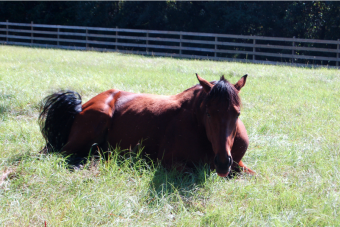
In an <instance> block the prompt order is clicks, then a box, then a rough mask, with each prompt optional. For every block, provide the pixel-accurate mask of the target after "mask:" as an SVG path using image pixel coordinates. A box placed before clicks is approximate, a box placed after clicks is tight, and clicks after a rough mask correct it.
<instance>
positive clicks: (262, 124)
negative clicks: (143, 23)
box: [0, 46, 340, 226]
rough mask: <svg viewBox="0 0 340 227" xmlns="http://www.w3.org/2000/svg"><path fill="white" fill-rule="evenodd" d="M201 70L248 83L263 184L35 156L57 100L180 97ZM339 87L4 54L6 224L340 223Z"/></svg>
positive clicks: (3, 49)
mask: <svg viewBox="0 0 340 227" xmlns="http://www.w3.org/2000/svg"><path fill="white" fill-rule="evenodd" d="M196 72H197V73H198V74H199V75H201V76H202V77H204V78H206V79H208V80H217V79H219V77H220V76H221V75H222V74H224V75H225V76H226V78H227V79H228V80H229V81H231V82H232V83H235V82H236V81H237V80H238V79H239V78H240V77H241V76H242V75H244V74H246V73H247V74H248V75H249V77H248V79H247V83H246V86H245V87H244V88H243V89H242V91H241V98H242V101H243V108H242V112H241V116H240V118H241V119H242V121H243V122H244V123H245V126H246V128H247V131H248V134H249V138H250V147H249V148H248V152H247V153H246V155H245V157H244V162H245V163H246V165H248V166H249V167H250V168H252V169H253V170H255V171H256V172H257V176H256V177H251V176H247V175H241V176H238V177H236V178H234V179H230V180H228V179H223V178H220V177H218V176H217V175H216V173H214V172H209V170H208V169H207V168H205V167H198V169H197V171H196V172H194V173H179V172H175V171H167V170H165V169H163V168H162V167H161V166H159V165H157V163H155V164H154V165H148V164H147V163H145V161H143V160H140V159H138V157H134V156H131V157H127V158H126V159H123V158H122V157H120V156H119V155H113V156H112V157H111V158H110V159H109V160H108V161H100V162H94V161H89V162H88V163H87V164H86V165H85V166H84V169H73V168H70V167H69V166H68V165H67V162H66V161H65V158H63V157H61V156H58V155H46V156H45V155H40V154H39V153H38V151H39V150H40V149H41V148H42V146H43V144H44V141H43V139H42V136H41V134H40V132H39V127H38V124H37V118H38V104H39V102H40V101H41V100H42V98H44V97H45V96H46V95H47V94H49V93H50V92H51V91H56V90H58V89H59V88H64V89H65V88H68V89H72V90H75V91H77V92H79V93H80V94H81V95H82V98H83V101H84V102H85V101H87V100H89V99H90V98H91V97H93V96H94V95H96V94H98V93H100V92H102V91H105V90H107V89H110V88H118V89H122V90H127V91H132V92H137V93H138V92H140V93H142V92H143V93H154V94H163V95H172V94H177V93H179V92H181V91H183V90H185V89H186V88H189V87H191V86H193V85H195V84H197V80H196V78H195V73H196ZM339 88H340V72H339V70H336V69H325V68H317V69H313V68H312V69H311V68H296V67H289V66H268V65H260V64H258V65H256V64H243V63H229V62H215V61H198V60H179V59H171V58H158V57H143V56H133V55H123V54H119V53H98V52H81V51H65V50H53V49H37V48H24V47H12V46H0V225H1V226H42V225H44V223H45V222H46V224H47V226H116V225H119V226H339V225H340V207H339V206H340V199H339V197H340V184H339V182H340V169H339V166H340V157H339V155H340V142H339V139H340V89H339ZM116 151H117V150H116ZM116 153H118V151H117V152H116Z"/></svg>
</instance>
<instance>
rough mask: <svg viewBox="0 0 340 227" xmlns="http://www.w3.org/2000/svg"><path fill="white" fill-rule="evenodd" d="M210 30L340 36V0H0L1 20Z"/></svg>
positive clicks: (337, 37)
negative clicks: (225, 0) (272, 0)
mask: <svg viewBox="0 0 340 227" xmlns="http://www.w3.org/2000/svg"><path fill="white" fill-rule="evenodd" d="M6 20H9V21H10V22H20V23H30V22H31V21H33V22H34V23H39V24H58V25H77V26H93V27H116V26H118V27H119V28H131V29H150V30H169V31H189V32H209V33H220V34H238V35H257V36H273V37H293V36H295V37H296V38H309V39H330V40H336V39H339V38H340V2H337V1H324V2H317V1H308V2H302V1H293V2H291V1H283V2H276V1H274V2H248V1H247V2H237V1H233V2H218V1H211V2H210V1H209V2H201V1H193V2H189V1H178V2H177V1H161V2H154V1H152V2H147V1H139V2H131V1H116V2H106V1H105V2H100V1H94V2H79V1H74V2H66V1H65V2H64V1H63V2H53V1H52V2H39V1H36V2H27V1H22V2H0V21H6Z"/></svg>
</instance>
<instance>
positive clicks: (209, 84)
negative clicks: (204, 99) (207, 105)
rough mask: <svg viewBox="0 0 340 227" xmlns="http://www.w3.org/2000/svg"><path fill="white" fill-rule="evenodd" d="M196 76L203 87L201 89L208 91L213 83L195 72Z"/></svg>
mask: <svg viewBox="0 0 340 227" xmlns="http://www.w3.org/2000/svg"><path fill="white" fill-rule="evenodd" d="M196 77H197V79H198V81H199V82H200V85H201V86H202V87H203V90H204V91H205V92H206V93H209V92H210V90H211V88H212V87H213V85H212V84H211V83H209V81H207V80H205V79H203V78H202V77H200V76H199V75H198V74H197V73H196Z"/></svg>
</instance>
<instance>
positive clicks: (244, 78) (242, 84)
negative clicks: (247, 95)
mask: <svg viewBox="0 0 340 227" xmlns="http://www.w3.org/2000/svg"><path fill="white" fill-rule="evenodd" d="M247 76H248V74H246V75H244V76H242V78H241V79H240V80H239V81H238V82H237V83H236V84H234V87H235V88H236V90H238V91H240V90H241V88H243V86H244V85H245V84H246V80H247Z"/></svg>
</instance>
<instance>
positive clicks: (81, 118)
mask: <svg viewBox="0 0 340 227" xmlns="http://www.w3.org/2000/svg"><path fill="white" fill-rule="evenodd" d="M110 122H111V117H110V116H108V115H107V114H105V113H102V112H97V111H86V112H84V113H81V114H79V115H77V117H76V118H75V120H74V123H73V125H72V128H71V131H70V134H69V137H68V141H67V143H66V144H65V146H64V147H63V148H62V152H64V154H65V155H70V154H76V155H79V156H84V157H85V156H87V155H88V154H89V151H90V149H91V147H92V145H93V144H95V143H97V144H98V145H99V146H100V145H101V144H103V143H105V142H106V134H107V130H108V126H109V124H110Z"/></svg>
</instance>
